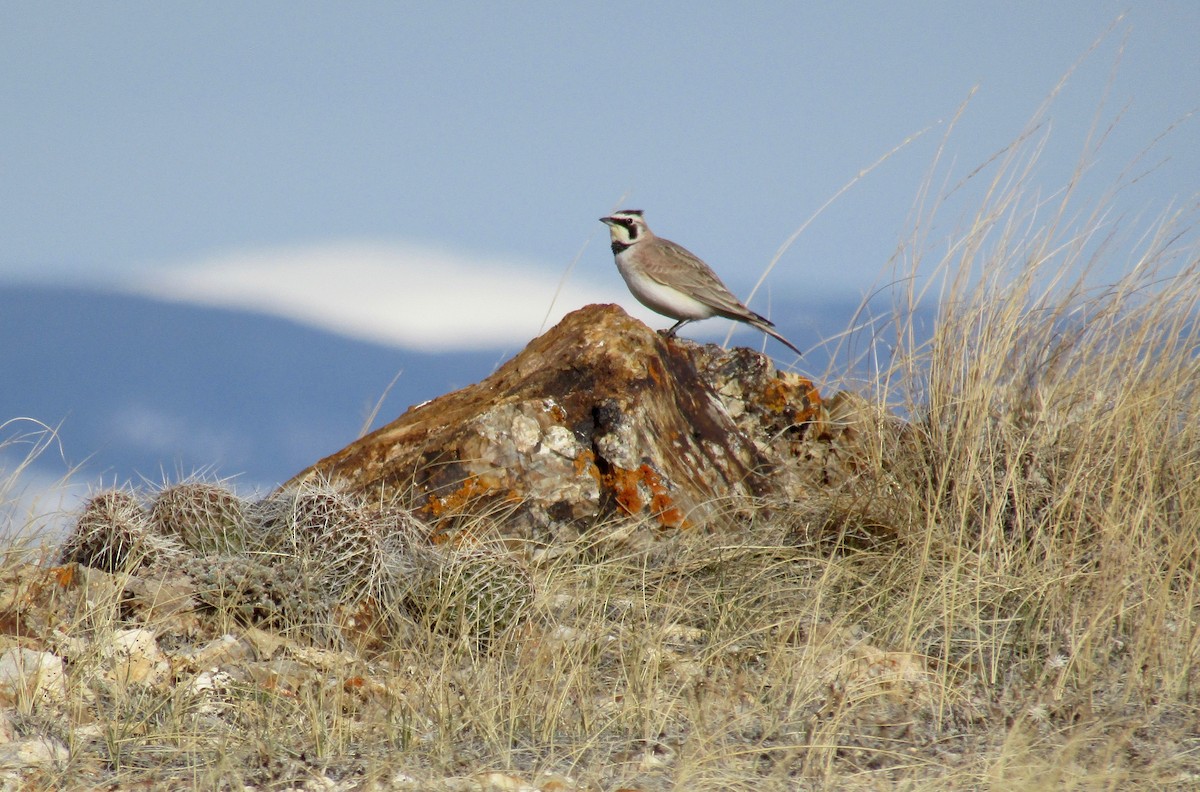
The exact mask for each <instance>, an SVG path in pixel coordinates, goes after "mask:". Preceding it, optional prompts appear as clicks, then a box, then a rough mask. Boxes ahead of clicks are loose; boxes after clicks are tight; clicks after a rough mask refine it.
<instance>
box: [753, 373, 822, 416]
mask: <svg viewBox="0 0 1200 792" xmlns="http://www.w3.org/2000/svg"><path fill="white" fill-rule="evenodd" d="M761 404H762V405H763V406H764V407H766V408H767V409H768V410H771V411H772V412H775V413H782V412H784V411H785V410H786V411H789V412H792V413H794V415H790V416H789V418H790V419H791V420H792V421H793V422H794V423H804V422H807V421H813V420H816V419H817V417H818V416H819V415H820V412H821V395H820V394H819V393H818V392H817V388H816V386H815V385H813V384H812V382H811V381H810V380H807V379H805V378H804V377H800V376H798V375H795V374H791V375H787V374H784V375H781V376H777V377H772V378H771V379H769V380H767V382H766V384H765V385H764V387H763V391H762V399H761Z"/></svg>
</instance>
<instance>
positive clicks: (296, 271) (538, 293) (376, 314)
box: [127, 242, 661, 351]
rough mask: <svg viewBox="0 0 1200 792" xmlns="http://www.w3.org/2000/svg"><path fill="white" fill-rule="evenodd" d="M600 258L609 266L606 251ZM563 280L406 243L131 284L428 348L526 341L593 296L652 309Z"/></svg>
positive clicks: (173, 272) (195, 267) (273, 258)
mask: <svg viewBox="0 0 1200 792" xmlns="http://www.w3.org/2000/svg"><path fill="white" fill-rule="evenodd" d="M604 258H605V259H606V261H605V264H606V265H607V266H612V265H611V260H609V258H608V255H607V252H606V253H605V255H604ZM564 266H565V265H564ZM614 274H615V273H614ZM561 277H562V276H561V271H559V272H553V271H548V270H539V269H537V268H535V267H533V266H531V265H529V264H526V263H522V262H514V261H509V260H504V259H484V258H477V257H469V256H466V255H462V254H457V253H451V252H447V251H444V250H437V249H434V248H427V247H420V246H415V245H408V244H393V243H367V242H347V243H342V244H337V243H330V244H325V245H314V246H308V247H294V248H275V249H265V250H258V251H240V252H234V253H229V254H226V255H218V256H213V257H210V258H207V259H202V260H199V261H196V262H194V263H190V264H187V265H184V266H181V267H175V268H170V269H163V270H158V271H152V272H144V273H143V274H142V275H141V276H140V277H139V279H138V280H137V281H135V282H132V283H130V284H128V287H127V290H128V291H131V292H134V293H137V294H143V295H147V296H153V297H157V298H160V299H168V300H174V301H182V302H190V303H200V304H204V305H215V306H223V307H230V308H241V309H247V310H252V311H259V312H262V313H269V314H274V315H276V316H282V317H286V318H289V319H293V320H295V321H299V322H303V323H305V324H310V325H316V326H318V327H321V328H324V329H327V330H331V331H334V332H337V333H340V334H342V335H347V336H351V337H354V338H359V339H364V340H369V341H376V342H381V343H385V344H392V345H396V346H402V347H407V348H412V349H421V350H428V351H443V350H451V349H478V348H481V347H483V348H495V347H502V346H511V345H514V344H520V345H524V344H525V343H526V342H528V341H529V340H530V339H532V338H533V337H534V336H536V335H537V334H538V333H539V332H541V331H544V330H546V329H549V328H550V327H551V326H552V325H553V324H554V323H555V322H557V321H558V320H559V319H561V318H562V317H563V316H564V315H566V314H567V313H569V312H570V311H573V310H575V309H577V308H580V307H582V306H584V305H587V304H588V303H593V302H619V303H620V304H621V305H623V306H624V307H625V308H626V309H627V310H631V309H632V310H633V312H634V314H635V315H636V316H639V317H641V318H649V317H652V316H654V315H653V314H651V313H649V312H646V311H644V310H643V309H641V306H638V305H637V304H636V303H635V301H634V300H633V298H632V297H631V296H630V295H629V294H628V292H624V291H623V290H621V291H616V288H618V287H619V286H620V285H621V284H620V281H619V280H616V283H615V284H613V286H612V287H601V286H597V285H595V284H594V283H592V282H589V281H587V280H585V279H583V278H581V277H579V275H578V271H576V272H575V273H572V276H571V278H570V279H569V280H568V282H567V283H566V284H564V285H563V287H562V290H561V291H560V292H559V293H558V294H557V295H555V290H556V289H557V287H558V281H559V279H560V278H561ZM551 306H553V308H552V310H551ZM548 310H550V315H549V316H548V317H547V311H548ZM543 319H545V321H544V323H543ZM659 320H660V321H661V317H660V319H659Z"/></svg>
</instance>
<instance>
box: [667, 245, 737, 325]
mask: <svg viewBox="0 0 1200 792" xmlns="http://www.w3.org/2000/svg"><path fill="white" fill-rule="evenodd" d="M658 242H659V243H660V244H661V245H662V248H661V250H662V253H663V255H664V258H665V259H666V261H665V262H664V263H662V264H659V265H655V264H652V263H647V264H646V265H645V272H646V274H647V275H649V276H650V277H651V278H653V279H654V280H656V281H658V282H659V283H661V284H663V285H665V286H670V287H671V288H674V289H678V290H679V291H681V292H685V293H687V294H688V295H689V296H691V297H693V298H695V299H697V300H699V301H700V302H702V303H704V304H705V305H708V306H710V307H711V308H712V309H713V310H715V311H716V312H717V313H718V314H720V315H722V316H725V317H727V318H729V319H743V320H750V319H761V317H759V315H758V314H756V313H754V312H753V311H751V310H750V309H749V308H747V307H746V306H745V305H743V304H742V302H741V301H740V300H739V299H738V298H737V297H735V296H734V295H733V292H731V291H729V289H728V287H726V286H725V284H724V283H721V279H720V278H718V277H717V274H716V273H715V272H713V271H712V268H711V267H709V266H708V265H707V264H705V263H704V262H703V261H702V260H701V259H700V258H698V257H697V256H696V255H695V254H693V253H692V252H691V251H689V250H688V249H687V248H685V247H683V246H682V245H677V244H675V243H674V242H671V241H670V240H667V239H662V238H661V237H660V238H659V239H658Z"/></svg>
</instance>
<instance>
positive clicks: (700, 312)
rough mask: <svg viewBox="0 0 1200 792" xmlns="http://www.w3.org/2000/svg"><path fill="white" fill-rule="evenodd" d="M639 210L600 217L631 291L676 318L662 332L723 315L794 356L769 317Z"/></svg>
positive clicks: (670, 331) (790, 347)
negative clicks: (655, 227) (661, 232)
mask: <svg viewBox="0 0 1200 792" xmlns="http://www.w3.org/2000/svg"><path fill="white" fill-rule="evenodd" d="M643 214H644V212H643V211H642V210H641V209H622V210H621V211H619V212H613V213H612V214H611V215H609V216H608V217H601V218H600V222H601V223H604V224H605V225H607V226H608V231H609V235H610V236H611V237H612V252H613V257H614V258H615V259H616V261H617V269H618V270H619V271H620V273H621V277H622V278H624V279H625V283H626V285H628V286H629V291H631V292H633V296H634V297H636V298H637V300H638V302H640V303H641V304H642V305H644V306H646V307H647V308H649V309H650V310H652V311H655V312H656V313H660V314H662V315H663V316H668V317H670V318H672V319H677V320H678V321H677V322H675V324H674V325H672V326H671V328H670V329H669V330H667V332H666V336H667V337H668V338H671V337H672V336H674V335H675V331H676V330H678V329H679V328H681V327H683V326H684V325H685V324H687V323H688V322H694V321H696V320H698V319H708V318H709V317H712V316H723V317H725V318H726V319H733V320H734V321H737V322H745V323H746V324H748V325H750V326H752V327H756V328H758V329H759V330H761V331H762V332H764V333H766V334H767V335H769V336H771V337H772V338H774V339H776V340H777V341H779V342H780V343H782V344H783V345H784V346H786V347H788V348H789V349H791V350H792V351H793V352H795V353H796V354H797V355H801V356H803V354H804V353H803V352H801V351H800V350H799V349H798V348H797V347H796V345H795V344H793V343H792V342H791V341H788V340H787V339H786V338H784V337H783V336H782V335H781V334H780V333H779V331H778V330H776V329H775V325H774V323H773V322H771V320H769V319H767V318H766V317H764V316H760V315H759V314H756V313H755V312H754V311H751V310H750V309H749V308H747V307H746V306H745V305H743V304H742V302H741V300H739V299H738V298H737V297H735V296H733V292H731V291H729V289H728V287H726V286H725V284H724V283H722V282H721V279H720V278H718V277H717V273H715V272H713V271H712V268H711V267H709V266H708V265H707V264H705V263H704V262H703V261H702V260H701V259H700V258H699V257H698V256H696V255H695V254H694V253H692V252H691V251H689V250H687V249H686V248H684V247H683V246H682V245H677V244H675V243H674V242H672V241H670V240H669V239H663V238H662V237H660V236H655V235H654V232H653V231H651V230H650V226H648V225H646V221H645V219H644V218H643V217H642V215H643Z"/></svg>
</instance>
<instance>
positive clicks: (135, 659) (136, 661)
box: [100, 629, 171, 687]
mask: <svg viewBox="0 0 1200 792" xmlns="http://www.w3.org/2000/svg"><path fill="white" fill-rule="evenodd" d="M100 654H101V656H102V657H103V658H104V660H105V670H104V677H105V679H106V680H107V681H108V682H110V683H112V684H115V685H117V686H119V687H126V686H128V685H149V686H154V687H158V686H163V685H166V684H167V682H168V681H169V680H170V678H171V664H170V662H169V661H168V660H167V657H166V655H164V654H163V653H162V650H160V649H159V648H158V641H157V640H156V639H155V637H154V633H152V632H150V631H149V630H142V629H132V630H121V631H119V632H117V633H115V634H113V636H112V639H111V640H110V641H109V642H108V643H107V644H105V645H104V646H102V647H101V649H100Z"/></svg>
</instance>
